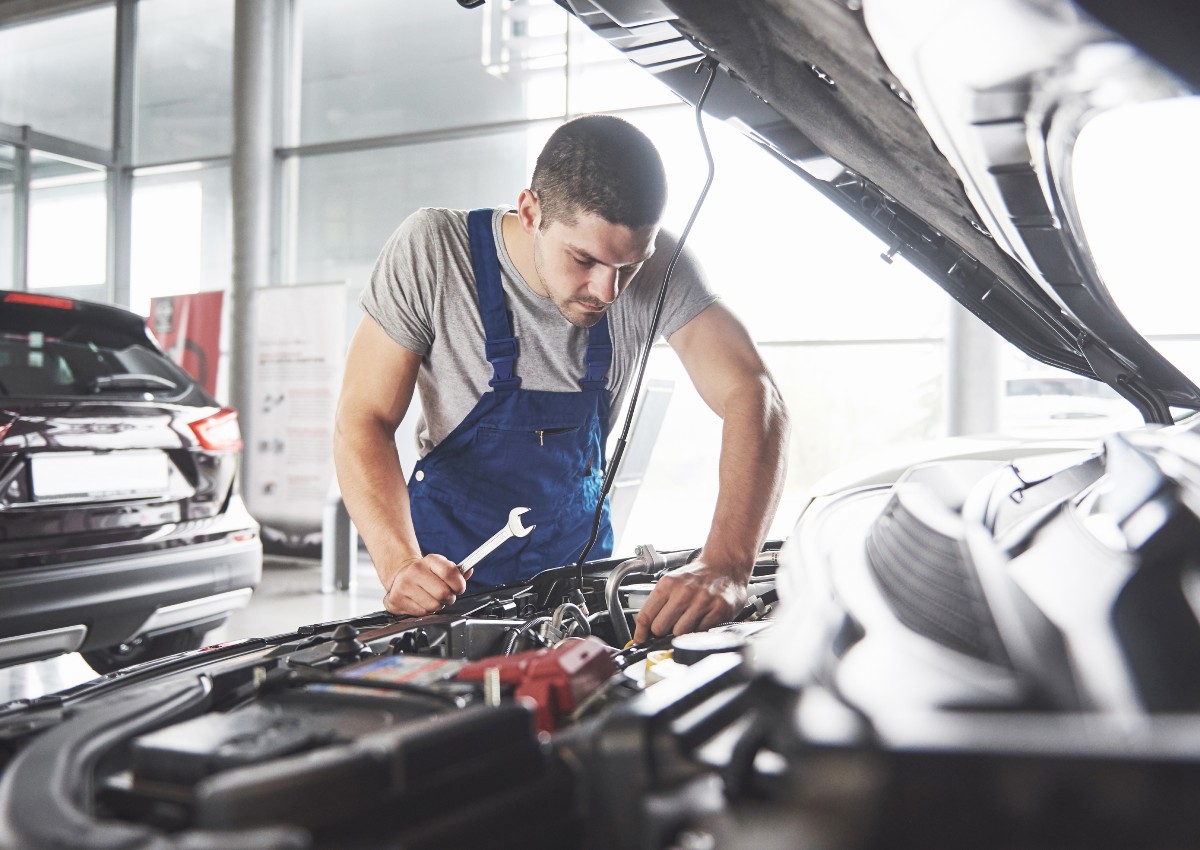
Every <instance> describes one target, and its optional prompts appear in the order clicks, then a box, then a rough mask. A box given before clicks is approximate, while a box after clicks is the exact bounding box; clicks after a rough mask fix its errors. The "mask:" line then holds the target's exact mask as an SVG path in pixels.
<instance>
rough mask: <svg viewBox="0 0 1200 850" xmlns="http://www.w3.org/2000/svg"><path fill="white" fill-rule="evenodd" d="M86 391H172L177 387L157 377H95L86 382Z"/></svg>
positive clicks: (129, 375) (130, 374)
mask: <svg viewBox="0 0 1200 850" xmlns="http://www.w3.org/2000/svg"><path fill="white" fill-rule="evenodd" d="M87 386H88V389H89V390H91V391H92V392H94V393H102V392H106V391H113V390H118V391H119V390H174V389H178V387H179V385H178V384H177V383H175V382H174V381H170V380H168V379H166V378H160V377H159V376H158V375H140V374H136V373H129V374H126V375H97V376H96V377H95V378H92V380H90V381H88V385H87Z"/></svg>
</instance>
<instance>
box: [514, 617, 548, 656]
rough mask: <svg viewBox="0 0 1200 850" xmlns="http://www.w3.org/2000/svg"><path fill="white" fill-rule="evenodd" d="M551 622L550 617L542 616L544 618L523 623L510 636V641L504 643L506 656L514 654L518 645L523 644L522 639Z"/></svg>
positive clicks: (535, 618) (536, 618)
mask: <svg viewBox="0 0 1200 850" xmlns="http://www.w3.org/2000/svg"><path fill="white" fill-rule="evenodd" d="M549 622H550V618H549V617H545V616H542V617H534V618H533V619H532V620H528V621H526V622H524V623H522V624H521V625H520V626H519V627H518V628H517V629H515V630H514V631H513V632H512V634H510V635H509V636H508V640H506V641H505V642H504V654H505V655H512V654H513V652H515V651H516V648H517V644H518V643H520V642H521V638H523V637H525V635H527V634H529V633H530V632H531V631H533V630H534V629H536V628H538V627H539V626H541V625H542V624H543V623H549Z"/></svg>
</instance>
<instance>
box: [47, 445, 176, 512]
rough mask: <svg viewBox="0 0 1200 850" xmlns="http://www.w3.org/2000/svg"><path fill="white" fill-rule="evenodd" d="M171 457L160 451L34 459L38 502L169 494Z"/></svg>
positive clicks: (65, 454)
mask: <svg viewBox="0 0 1200 850" xmlns="http://www.w3.org/2000/svg"><path fill="white" fill-rule="evenodd" d="M167 462H168V461H167V456H166V455H165V454H163V453H162V452H160V451H155V450H148V451H136V452H128V451H126V452H110V453H107V454H95V453H92V452H54V453H47V454H36V455H33V456H32V458H31V459H30V472H31V474H32V485H33V500H34V501H35V502H45V501H65V500H75V499H81V500H92V499H115V498H123V497H138V496H152V495H157V494H160V493H164V492H166V489H167Z"/></svg>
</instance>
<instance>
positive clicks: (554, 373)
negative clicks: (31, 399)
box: [359, 208, 717, 457]
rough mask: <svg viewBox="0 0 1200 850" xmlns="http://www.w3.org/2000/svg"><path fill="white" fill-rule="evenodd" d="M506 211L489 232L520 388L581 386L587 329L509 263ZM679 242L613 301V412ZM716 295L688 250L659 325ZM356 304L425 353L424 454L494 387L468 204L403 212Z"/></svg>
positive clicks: (420, 380) (667, 331)
mask: <svg viewBox="0 0 1200 850" xmlns="http://www.w3.org/2000/svg"><path fill="white" fill-rule="evenodd" d="M508 211H509V210H508V208H498V209H497V210H496V211H495V214H494V215H493V217H492V235H493V237H494V238H495V240H496V253H497V254H498V256H499V258H500V277H501V280H502V282H503V285H504V294H505V299H506V301H507V302H508V309H509V310H510V311H511V313H512V317H513V335H514V336H515V337H516V338H517V340H518V343H517V344H518V347H519V356H518V359H517V362H516V365H515V368H514V372H515V373H516V374H517V375H519V376H520V377H521V388H522V389H527V390H548V391H552V392H578V391H579V379H580V378H582V377H583V374H584V372H585V371H586V369H585V366H584V362H583V356H584V350H585V348H586V346H587V330H585V329H582V328H577V327H575V326H574V325H572V324H571V323H570V322H568V321H567V320H566V319H565V318H563V316H562V314H561V313H559V311H558V308H557V307H556V306H555V305H554V302H553V301H552V300H551V299H550V298H548V297H544V296H541V295H538V294H537V293H536V292H534V291H533V289H532V288H530V286H529V285H528V284H527V283H526V282H525V280H524V278H522V277H521V275H520V273H519V272H518V271H517V269H516V266H515V265H513V261H512V258H511V257H510V256H509V255H508V251H507V250H506V249H505V247H504V239H503V236H502V235H501V222H502V221H503V218H504V214H505V213H506V212H508ZM674 245H675V241H674V239H673V238H672V237H670V236H668V235H664V234H660V236H659V239H658V242H657V243H656V246H655V252H654V255H653V256H652V257H651V258H650V259H649V260H647V261H646V264H645V265H643V266H642V268H641V270H639V272H638V274H637V275H636V276H635V277H634V279H633V280H632V281H631V282H630V284H629V285H628V286H627V288H626V289H625V291H624V292H623V293H622V294H621V295H620V297H619V298H618V299H617V301H616V303H615V304H613V306H612V307H611V308H610V309H609V312H608V317H609V318H608V324H609V333H610V335H611V336H612V342H613V362H612V367H611V368H610V369H609V372H608V390H609V393H610V395H611V396H612V399H613V405H612V417H613V419H614V420H615V418H616V417H617V416H618V415H619V413H618V408H619V406H620V402H621V397H622V395H623V394H624V392H625V389H626V385H627V384H628V382H629V381H630V380H631V378H632V376H633V372H634V370H635V369H636V368H637V358H638V352H639V350H640V348H641V346H642V345H643V343H644V340H645V339H646V335H647V334H648V333H649V331H650V321H651V318H652V316H653V313H654V305H655V302H656V301H657V299H658V292H659V288H660V287H661V286H662V278H663V274H664V273H665V271H666V268H667V265H668V264H669V262H670V259H671V256H670V255H671V254H672V253H673V250H674ZM716 300H717V296H716V295H715V294H713V293H712V292H711V291H710V289H709V288H708V286H707V285H706V283H705V282H704V280H703V278H702V276H701V274H700V271H699V269H698V266H697V264H696V263H695V262H694V261H693V260H692V259H691V258H690V257H689V255H688V252H687V251H684V252H683V255H682V256H681V257H680V260H679V262H678V263H677V264H676V267H675V271H674V273H673V274H672V276H671V283H670V285H669V286H668V288H667V298H666V301H665V303H664V305H663V314H662V319H661V320H660V323H659V332H660V333H661V335H662V338H663V339H667V338H669V337H670V336H671V334H673V333H674V332H675V331H677V330H679V329H680V328H681V327H683V326H684V325H685V324H687V323H688V322H689V321H691V320H692V319H693V318H694V317H695V316H697V315H699V313H700V312H701V311H702V310H704V309H705V308H706V307H708V306H709V305H711V304H712V303H713V302H714V301H716ZM359 303H360V304H361V306H362V308H363V310H364V311H365V312H366V314H367V315H368V316H370V317H371V318H372V319H374V320H375V322H376V323H377V324H378V325H379V326H380V327H381V328H382V329H383V330H384V332H385V333H387V335H388V336H389V337H391V338H392V339H393V340H394V341H395V342H397V343H398V344H400V345H402V346H404V348H407V349H408V350H409V351H412V352H413V353H415V354H419V355H421V357H422V358H424V360H423V362H422V364H421V369H420V372H419V373H418V376H417V391H418V392H419V393H420V397H421V406H422V413H423V416H422V417H421V419H420V421H419V422H418V425H417V450H418V451H419V453H420V455H421V457H424V456H425V455H426V454H428V453H429V452H430V451H431V450H432V449H433V447H434V446H436V445H437V444H438V443H440V442H441V441H442V440H443V439H444V438H445V437H446V436H447V435H448V434H449V433H450V432H451V431H452V430H454V428H455V426H457V425H458V423H459V422H461V421H462V420H463V419H464V418H465V417H466V415H467V414H468V413H470V411H471V409H472V408H474V407H475V404H476V403H477V402H478V401H479V399H480V397H481V396H482V395H483V394H484V393H486V392H490V391H491V387H490V386H489V385H488V381H489V380H491V377H492V367H491V365H490V364H489V363H488V362H487V358H486V357H484V333H483V320H482V319H481V318H480V315H479V304H478V301H477V300H476V296H475V274H474V271H473V270H472V267H471V249H470V240H469V238H468V236H467V212H466V211H465V210H447V209H432V208H426V209H421V210H418V211H417V212H415V213H413V214H412V215H410V216H409V217H408V218H407V219H405V220H404V222H403V223H402V224H401V225H400V227H399V228H397V230H396V232H395V233H393V234H392V236H391V238H390V239H389V240H388V242H387V244H386V245H385V246H384V247H383V251H382V252H381V253H380V255H379V259H378V260H377V261H376V263H375V269H374V271H373V272H372V274H371V282H370V284H369V285H368V287H367V289H366V290H365V291H364V292H363V294H362V297H361V299H360V302H359Z"/></svg>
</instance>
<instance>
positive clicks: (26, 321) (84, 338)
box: [0, 306, 193, 399]
mask: <svg viewBox="0 0 1200 850" xmlns="http://www.w3.org/2000/svg"><path fill="white" fill-rule="evenodd" d="M2 312H4V313H5V315H4V317H3V320H2V321H0V396H8V397H22V398H25V397H30V398H44V397H58V396H97V395H99V396H104V397H117V398H144V397H145V396H146V394H147V393H149V394H150V395H151V396H153V397H155V398H162V399H167V398H176V397H178V396H181V395H183V394H185V393H188V392H190V391H191V390H192V387H193V381H192V379H191V378H190V377H188V375H187V373H185V372H184V371H183V370H181V369H180V368H179V367H178V366H176V365H175V364H174V363H172V362H171V361H170V360H169V359H167V358H166V357H164V356H163V355H162V354H160V353H159V352H157V351H155V350H154V349H152V348H148V347H147V346H146V345H145V344H144V343H142V342H140V341H138V340H135V339H130V338H128V335H123V334H121V333H120V332H119V329H114V328H112V327H109V326H104V325H97V326H96V327H89V325H88V323H87V322H84V321H75V322H72V323H70V324H69V325H67V326H62V325H60V326H57V327H56V326H55V324H56V323H55V321H53V320H48V321H46V322H45V323H44V324H46V325H48V326H50V330H49V332H48V331H47V330H43V329H38V328H36V327H30V326H31V325H36V324H38V323H39V322H38V314H39V313H40V312H42V311H36V310H22V311H21V313H22V315H21V316H19V317H18V316H17V315H16V313H15V311H12V312H10V311H9V308H8V307H7V306H6V307H5V308H4V311H2ZM56 332H57V333H56ZM122 337H124V338H122Z"/></svg>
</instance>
